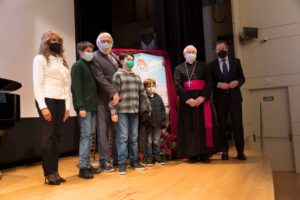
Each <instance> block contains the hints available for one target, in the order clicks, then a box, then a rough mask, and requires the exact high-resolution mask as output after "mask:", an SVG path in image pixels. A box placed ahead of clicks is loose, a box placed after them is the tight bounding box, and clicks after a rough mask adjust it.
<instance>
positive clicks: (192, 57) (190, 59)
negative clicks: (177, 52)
mask: <svg viewBox="0 0 300 200" xmlns="http://www.w3.org/2000/svg"><path fill="white" fill-rule="evenodd" d="M184 58H185V61H186V62H194V61H195V60H196V58H197V55H196V54H194V53H187V54H185V55H184Z"/></svg>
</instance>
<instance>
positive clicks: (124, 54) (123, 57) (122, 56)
mask: <svg viewBox="0 0 300 200" xmlns="http://www.w3.org/2000/svg"><path fill="white" fill-rule="evenodd" d="M127 56H131V57H132V58H134V56H133V54H132V53H130V52H124V53H120V55H119V60H120V61H121V60H124V59H125V58H126V57H127Z"/></svg>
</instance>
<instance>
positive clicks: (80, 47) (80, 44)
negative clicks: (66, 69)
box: [77, 41, 94, 55]
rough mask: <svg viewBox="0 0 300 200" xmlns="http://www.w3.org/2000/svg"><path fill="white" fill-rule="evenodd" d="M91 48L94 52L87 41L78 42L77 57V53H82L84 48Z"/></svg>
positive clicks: (92, 46)
mask: <svg viewBox="0 0 300 200" xmlns="http://www.w3.org/2000/svg"><path fill="white" fill-rule="evenodd" d="M88 47H91V48H92V49H93V50H94V45H93V44H92V43H90V42H89V41H82V42H78V44H77V53H78V55H79V51H84V50H85V49H86V48H88Z"/></svg>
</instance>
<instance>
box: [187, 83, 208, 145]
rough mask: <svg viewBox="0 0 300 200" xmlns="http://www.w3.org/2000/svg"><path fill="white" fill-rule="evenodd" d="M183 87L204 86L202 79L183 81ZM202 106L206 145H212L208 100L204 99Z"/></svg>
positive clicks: (191, 88) (198, 87)
mask: <svg viewBox="0 0 300 200" xmlns="http://www.w3.org/2000/svg"><path fill="white" fill-rule="evenodd" d="M183 87H184V89H186V90H203V89H204V87H205V81H204V80H190V81H185V82H184V83H183ZM203 106H204V121H205V129H206V131H205V133H206V146H207V147H213V139H212V128H213V123H212V110H211V106H210V100H209V99H208V100H205V101H204V102H203Z"/></svg>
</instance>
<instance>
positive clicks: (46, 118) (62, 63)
mask: <svg viewBox="0 0 300 200" xmlns="http://www.w3.org/2000/svg"><path fill="white" fill-rule="evenodd" d="M63 53H64V49H63V38H62V36H61V35H60V34H59V33H57V32H54V31H47V32H46V33H44V34H43V35H42V38H41V43H40V48H39V54H38V55H36V56H35V57H34V60H33V86H34V97H35V100H36V107H37V110H38V113H39V116H40V118H41V123H42V125H43V129H42V130H41V137H42V145H41V148H42V166H43V170H44V175H45V183H47V184H49V185H59V184H60V183H61V182H65V181H66V180H65V179H63V178H61V177H60V175H59V173H58V158H59V142H60V136H61V134H62V132H63V128H64V122H65V121H66V120H67V118H68V117H69V113H70V111H69V109H70V74H69V73H70V70H69V67H68V64H67V62H66V60H65V58H64V56H63Z"/></svg>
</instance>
